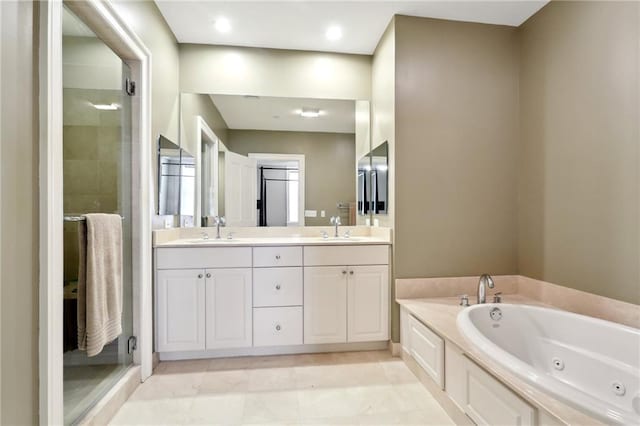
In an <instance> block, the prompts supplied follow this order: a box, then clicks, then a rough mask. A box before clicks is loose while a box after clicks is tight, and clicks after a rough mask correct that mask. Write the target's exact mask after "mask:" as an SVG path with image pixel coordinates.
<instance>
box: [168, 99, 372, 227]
mask: <svg viewBox="0 0 640 426" xmlns="http://www.w3.org/2000/svg"><path fill="white" fill-rule="evenodd" d="M358 108H360V110H358ZM180 118H181V129H182V130H181V144H180V145H181V147H182V148H183V149H187V150H188V151H189V152H196V153H198V154H197V157H199V158H196V165H197V166H196V168H197V170H196V188H195V190H194V194H196V200H195V203H194V204H195V205H196V218H195V223H202V225H203V226H208V225H209V226H211V224H212V223H213V222H214V218H215V216H225V218H226V222H227V226H314V225H322V226H326V225H329V223H330V218H331V217H332V216H340V218H341V222H342V223H343V224H345V225H355V224H356V222H357V218H358V215H357V209H358V208H357V202H356V199H357V197H356V191H357V190H356V187H357V169H358V166H357V162H356V158H357V156H361V155H363V154H365V155H366V154H368V153H369V152H370V145H369V138H368V135H369V132H368V129H369V121H368V120H369V103H368V102H367V101H354V100H335V99H306V98H280V97H263V96H247V95H219V94H190V93H183V94H181V112H180ZM358 120H362V121H363V123H360V125H358ZM363 129H365V130H366V131H363ZM198 216H200V217H198ZM363 222H364V220H363Z"/></svg>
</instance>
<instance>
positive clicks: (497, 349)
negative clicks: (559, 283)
mask: <svg viewBox="0 0 640 426" xmlns="http://www.w3.org/2000/svg"><path fill="white" fill-rule="evenodd" d="M457 325H458V329H459V330H460V332H461V333H462V335H463V336H464V337H465V338H466V339H467V340H468V341H469V342H470V343H471V344H472V345H473V346H474V347H476V348H477V349H479V350H480V351H481V352H482V353H484V354H485V355H487V356H488V357H490V358H491V359H493V360H494V361H496V362H498V363H499V364H501V365H503V366H504V367H506V368H507V369H509V370H511V371H512V372H514V373H516V374H517V375H518V376H520V377H521V378H522V379H524V380H525V381H527V382H529V383H531V384H532V385H534V386H536V387H538V388H540V389H542V390H543V391H545V392H547V393H550V394H552V395H553V396H554V397H556V398H557V399H559V400H562V401H564V402H566V403H568V404H569V405H573V406H574V407H576V408H578V409H579V410H581V411H583V412H586V413H588V414H590V415H592V416H593V417H595V418H598V419H600V420H601V421H604V422H605V423H609V424H612V423H615V424H632V425H638V424H640V330H638V329H635V328H631V327H626V326H624V325H620V324H616V323H612V322H609V321H603V320H599V319H596V318H591V317H587V316H583V315H577V314H573V313H570V312H565V311H560V310H555V309H548V308H542V307H537V306H528V305H511V304H502V303H501V304H493V303H492V304H482V305H475V306H472V307H469V308H466V309H464V310H462V311H461V312H460V313H459V314H458V318H457Z"/></svg>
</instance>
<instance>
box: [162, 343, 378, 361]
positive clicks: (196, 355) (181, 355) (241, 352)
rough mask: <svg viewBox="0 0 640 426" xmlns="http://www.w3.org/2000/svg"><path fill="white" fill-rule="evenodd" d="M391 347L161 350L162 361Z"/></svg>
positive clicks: (345, 345)
mask: <svg viewBox="0 0 640 426" xmlns="http://www.w3.org/2000/svg"><path fill="white" fill-rule="evenodd" d="M388 348H389V342H388V341H382V342H363V343H331V344H322V345H295V346H271V347H263V348H255V347H252V348H238V349H222V350H211V351H191V352H159V353H158V356H159V358H160V361H177V360H181V359H202V358H229V357H237V356H265V355H293V354H309V353H322V352H347V351H376V350H384V349H388Z"/></svg>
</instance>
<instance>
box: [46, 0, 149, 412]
mask: <svg viewBox="0 0 640 426" xmlns="http://www.w3.org/2000/svg"><path fill="white" fill-rule="evenodd" d="M65 5H66V6H67V7H68V8H69V9H70V10H72V11H73V12H74V13H75V14H76V15H77V16H78V17H79V18H80V19H81V20H82V21H83V22H84V23H85V24H86V25H87V26H88V27H89V28H91V29H92V31H94V32H95V33H96V35H97V36H98V37H99V38H100V39H102V40H103V41H104V42H105V43H106V44H107V45H108V46H109V47H110V48H111V49H112V50H113V51H114V52H115V53H116V54H117V55H118V56H119V57H120V58H121V59H122V60H123V61H124V62H125V63H127V65H129V67H130V68H131V73H132V77H133V79H134V81H136V95H135V96H134V97H133V98H132V129H131V130H132V141H131V143H132V183H131V184H132V217H131V225H132V245H133V250H132V255H133V259H132V260H133V282H132V285H133V301H132V302H133V303H132V304H133V331H134V335H136V336H137V340H138V342H137V350H135V351H134V357H133V362H134V364H136V365H140V367H141V368H140V371H141V377H140V380H141V381H144V380H145V379H146V378H147V377H149V376H150V375H151V371H152V362H153V360H152V356H153V349H152V338H153V323H152V300H151V287H152V281H151V277H152V273H151V272H152V271H151V220H152V215H153V213H154V209H153V205H152V202H151V200H152V194H151V188H152V185H151V183H152V176H151V158H152V156H153V152H152V151H153V145H154V144H153V140H152V138H151V53H150V51H149V50H148V49H147V48H146V46H145V45H144V44H143V43H142V41H141V40H140V38H138V36H137V35H136V34H135V33H134V32H133V30H132V29H131V28H130V27H129V26H128V24H126V23H125V21H124V20H123V19H122V18H121V17H120V16H119V14H118V13H117V12H116V10H115V9H114V7H113V6H112V5H111V3H110V2H109V1H108V0H81V1H67V2H65ZM62 6H63V1H62V0H46V1H42V2H40V3H39V7H40V22H39V26H40V31H39V34H40V36H39V37H40V39H39V46H40V47H39V70H40V81H39V93H40V94H39V97H40V99H39V108H40V110H39V116H40V119H39V124H40V136H39V151H40V152H39V159H40V171H39V174H40V177H39V180H40V194H39V202H40V223H39V225H40V252H39V259H40V260H39V262H40V279H39V299H40V302H39V337H38V339H39V378H40V386H39V401H40V402H39V413H40V416H39V418H40V420H39V421H40V424H43V425H47V424H62V423H63V419H64V413H63V411H64V407H63V347H62V340H63V339H62V330H63V287H62V285H60V284H61V282H62V280H63V276H64V274H63V272H64V271H63V269H64V268H63V260H64V259H63V250H62V248H63V220H62V219H63V215H64V209H63V200H62V197H61V194H62V193H63V182H62V173H63V155H62V148H63V140H62V126H63V120H62V100H63V90H62V83H63V81H62V64H63V61H62Z"/></svg>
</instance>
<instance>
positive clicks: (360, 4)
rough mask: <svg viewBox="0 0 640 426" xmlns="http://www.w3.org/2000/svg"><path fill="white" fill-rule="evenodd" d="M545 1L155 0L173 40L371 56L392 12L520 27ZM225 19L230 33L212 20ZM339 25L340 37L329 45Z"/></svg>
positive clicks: (546, 1)
mask: <svg viewBox="0 0 640 426" xmlns="http://www.w3.org/2000/svg"><path fill="white" fill-rule="evenodd" d="M548 1H549V0H493V1H491V0H489V1H487V0H469V1H458V0H440V1H424V0H423V1H357V0H351V1H337V2H336V1H318V0H316V1H252V2H249V1H188V0H182V1H180V0H156V3H157V4H158V7H159V8H160V12H162V15H163V16H164V18H165V19H166V21H167V23H168V24H169V26H170V27H171V29H172V31H173V33H174V34H175V36H176V38H177V39H178V42H180V43H199V44H221V45H231V46H252V47H267V48H276V49H295V50H315V51H326V52H342V53H360V54H366V55H370V54H372V53H373V51H374V49H375V47H376V45H377V43H378V40H380V37H381V36H382V33H383V32H384V30H385V28H386V27H387V24H388V23H389V21H390V20H391V18H392V17H393V15H394V14H402V15H410V16H421V17H430V18H439V19H449V20H454V21H468V22H481V23H487V24H502V25H511V26H519V25H520V24H522V23H523V22H524V21H526V20H527V19H528V18H529V17H530V16H531V15H533V14H534V13H535V12H537V11H538V10H539V9H540V8H542V6H544V5H545V4H547V3H548ZM219 17H225V18H227V19H228V20H229V21H230V22H231V31H229V32H228V33H224V34H223V33H219V32H218V31H216V30H215V28H214V22H215V20H216V19H217V18H219ZM332 25H338V26H340V27H341V28H342V32H343V36H342V39H341V40H339V41H333V42H332V41H329V40H327V39H326V37H325V32H326V30H327V28H328V27H329V26H332Z"/></svg>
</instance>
